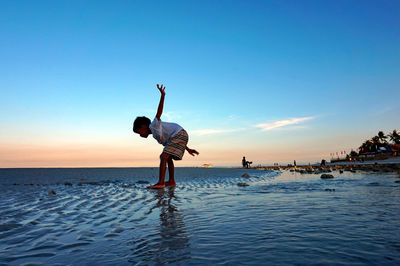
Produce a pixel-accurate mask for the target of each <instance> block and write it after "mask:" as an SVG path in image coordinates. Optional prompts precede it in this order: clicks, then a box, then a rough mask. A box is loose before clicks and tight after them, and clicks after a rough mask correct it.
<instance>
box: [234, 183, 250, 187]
mask: <svg viewBox="0 0 400 266" xmlns="http://www.w3.org/2000/svg"><path fill="white" fill-rule="evenodd" d="M237 185H238V186H239V187H247V186H248V185H249V184H247V183H237Z"/></svg>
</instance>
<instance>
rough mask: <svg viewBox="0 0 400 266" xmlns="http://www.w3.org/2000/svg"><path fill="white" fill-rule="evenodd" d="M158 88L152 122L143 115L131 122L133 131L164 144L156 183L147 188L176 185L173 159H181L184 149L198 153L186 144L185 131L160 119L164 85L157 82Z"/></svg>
mask: <svg viewBox="0 0 400 266" xmlns="http://www.w3.org/2000/svg"><path fill="white" fill-rule="evenodd" d="M157 88H158V90H159V91H160V92H161V98H160V103H159V104H158V110H157V114H156V117H155V118H154V120H153V122H151V123H150V119H148V118H147V117H145V116H141V117H136V119H135V122H134V123H133V132H135V133H137V134H139V135H140V136H141V137H142V138H147V137H148V136H149V134H152V135H153V137H154V138H155V139H156V140H157V141H158V143H160V144H162V145H163V146H164V150H163V152H162V153H161V155H160V171H159V178H158V183H157V184H155V185H152V186H148V187H147V188H164V187H165V186H173V187H174V186H176V184H175V179H174V161H173V160H181V159H182V156H183V153H184V152H185V150H187V151H188V152H189V154H190V155H192V156H194V155H195V154H197V155H198V154H199V153H198V152H197V151H196V150H192V149H190V148H189V147H188V146H187V142H188V140H189V136H188V134H187V133H186V131H185V130H184V129H183V128H182V127H181V126H180V125H178V124H175V123H167V122H163V121H161V114H162V111H163V107H164V98H165V87H163V85H161V87H160V86H159V85H158V84H157ZM167 164H168V174H169V180H168V181H167V182H165V183H164V178H165V171H166V168H167Z"/></svg>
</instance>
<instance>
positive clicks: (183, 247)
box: [129, 187, 190, 264]
mask: <svg viewBox="0 0 400 266" xmlns="http://www.w3.org/2000/svg"><path fill="white" fill-rule="evenodd" d="M154 194H155V195H154V197H155V198H154V199H155V200H156V204H155V205H154V206H153V207H152V208H151V209H150V210H149V212H148V215H149V214H150V213H152V212H156V211H157V210H158V209H159V210H160V224H159V227H158V228H157V229H156V230H158V234H157V235H153V236H149V235H148V237H149V238H148V239H142V240H139V239H136V241H135V242H136V243H137V244H138V245H137V246H136V248H135V249H133V251H135V252H134V253H135V257H136V258H132V259H131V260H129V261H130V262H138V261H139V262H142V263H143V262H156V263H157V264H169V263H178V262H182V261H184V260H187V259H190V250H189V246H190V244H189V238H188V234H187V232H186V229H185V224H184V221H183V215H182V213H181V212H180V211H179V210H178V209H177V207H176V206H175V205H174V204H173V202H174V200H176V197H175V187H167V188H165V189H158V190H157V191H154ZM147 229H150V228H147ZM152 230H154V228H151V229H150V231H152Z"/></svg>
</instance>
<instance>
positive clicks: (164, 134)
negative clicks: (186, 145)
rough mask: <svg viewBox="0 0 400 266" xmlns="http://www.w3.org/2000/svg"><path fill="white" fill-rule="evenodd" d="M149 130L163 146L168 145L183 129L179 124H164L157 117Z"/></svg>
mask: <svg viewBox="0 0 400 266" xmlns="http://www.w3.org/2000/svg"><path fill="white" fill-rule="evenodd" d="M149 128H150V130H151V134H153V137H154V138H155V139H156V140H157V141H158V143H160V144H162V145H163V146H165V145H167V143H168V141H169V140H170V139H171V138H172V137H174V136H175V135H176V134H178V132H179V131H181V130H182V129H183V128H182V127H181V126H180V125H178V124H175V123H168V122H162V121H161V120H158V119H157V117H156V118H154V120H153V122H151V124H150V126H149Z"/></svg>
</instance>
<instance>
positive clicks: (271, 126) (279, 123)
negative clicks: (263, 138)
mask: <svg viewBox="0 0 400 266" xmlns="http://www.w3.org/2000/svg"><path fill="white" fill-rule="evenodd" d="M313 118H314V117H312V116H307V117H299V118H291V119H286V120H279V121H275V122H273V123H261V124H257V125H254V126H255V127H257V128H260V129H261V131H269V130H273V129H277V128H281V127H286V126H290V125H297V124H300V123H302V122H305V121H307V120H311V119H313Z"/></svg>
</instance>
